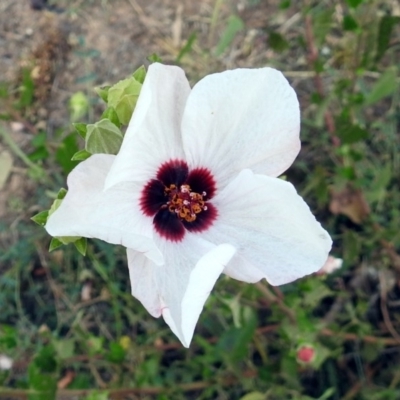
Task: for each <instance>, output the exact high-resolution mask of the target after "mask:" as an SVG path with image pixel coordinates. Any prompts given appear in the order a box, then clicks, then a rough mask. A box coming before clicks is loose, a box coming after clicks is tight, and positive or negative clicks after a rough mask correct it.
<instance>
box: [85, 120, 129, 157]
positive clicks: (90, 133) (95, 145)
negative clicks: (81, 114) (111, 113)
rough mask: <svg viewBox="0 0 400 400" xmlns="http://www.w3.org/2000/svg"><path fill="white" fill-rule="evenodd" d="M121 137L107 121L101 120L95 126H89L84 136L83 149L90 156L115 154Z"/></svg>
mask: <svg viewBox="0 0 400 400" xmlns="http://www.w3.org/2000/svg"><path fill="white" fill-rule="evenodd" d="M122 139H123V135H122V132H121V131H120V130H119V129H118V127H116V126H115V125H114V124H113V123H112V122H111V121H110V120H109V119H102V120H101V121H99V122H96V123H95V124H89V125H88V130H87V135H86V146H85V149H86V151H88V152H89V153H91V154H98V153H103V154H104V153H105V154H117V153H118V151H119V149H120V147H121V144H122Z"/></svg>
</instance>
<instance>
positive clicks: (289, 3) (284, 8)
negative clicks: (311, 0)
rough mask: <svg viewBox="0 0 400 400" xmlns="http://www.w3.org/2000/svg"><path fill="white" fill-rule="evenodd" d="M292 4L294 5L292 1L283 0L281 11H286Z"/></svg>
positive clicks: (280, 5)
mask: <svg viewBox="0 0 400 400" xmlns="http://www.w3.org/2000/svg"><path fill="white" fill-rule="evenodd" d="M291 4H292V1H291V0H281V2H280V3H279V8H280V9H281V10H286V9H287V8H289V7H290V5H291Z"/></svg>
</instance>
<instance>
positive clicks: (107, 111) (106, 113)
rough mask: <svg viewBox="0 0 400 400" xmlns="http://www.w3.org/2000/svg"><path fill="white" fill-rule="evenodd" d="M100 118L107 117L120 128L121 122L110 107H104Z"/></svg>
mask: <svg viewBox="0 0 400 400" xmlns="http://www.w3.org/2000/svg"><path fill="white" fill-rule="evenodd" d="M100 119H109V120H110V121H111V122H112V123H113V124H114V125H115V126H116V127H117V128H121V125H122V124H121V122H120V120H119V118H118V115H117V113H116V112H115V110H114V109H113V108H112V107H108V108H106V109H105V110H104V112H103V114H102V115H101V118H100Z"/></svg>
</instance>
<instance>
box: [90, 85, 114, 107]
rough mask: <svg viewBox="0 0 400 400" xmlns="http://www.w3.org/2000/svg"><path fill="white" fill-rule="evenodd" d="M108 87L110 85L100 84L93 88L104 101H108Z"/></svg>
mask: <svg viewBox="0 0 400 400" xmlns="http://www.w3.org/2000/svg"><path fill="white" fill-rule="evenodd" d="M110 87H111V86H102V87H97V88H95V89H94V90H95V92H96V93H97V94H98V95H99V96H100V97H101V99H102V100H103V101H104V102H105V103H108V91H109V90H110Z"/></svg>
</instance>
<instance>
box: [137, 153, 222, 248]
mask: <svg viewBox="0 0 400 400" xmlns="http://www.w3.org/2000/svg"><path fill="white" fill-rule="evenodd" d="M215 190H216V185H215V180H214V178H213V176H212V174H211V172H210V171H209V170H208V169H207V168H195V169H193V170H191V171H189V168H188V165H187V164H186V162H185V161H181V160H171V161H168V162H166V163H164V164H162V165H161V167H160V168H159V170H158V171H157V174H156V177H155V179H151V180H150V181H149V182H148V183H147V184H146V186H145V187H144V188H143V191H142V196H141V199H140V207H141V209H142V211H143V213H144V214H145V215H147V216H149V217H153V224H154V228H155V230H156V231H157V232H158V233H159V234H160V235H161V236H163V237H164V238H166V239H167V240H170V241H173V242H178V241H181V240H182V239H183V237H184V236H185V231H186V229H187V230H188V231H190V232H201V231H204V230H206V229H208V228H209V227H210V226H211V225H212V223H213V222H214V221H215V219H216V217H217V210H216V208H215V207H214V206H213V205H212V204H211V203H210V202H209V200H210V199H211V198H212V197H213V196H214V194H215Z"/></svg>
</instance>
